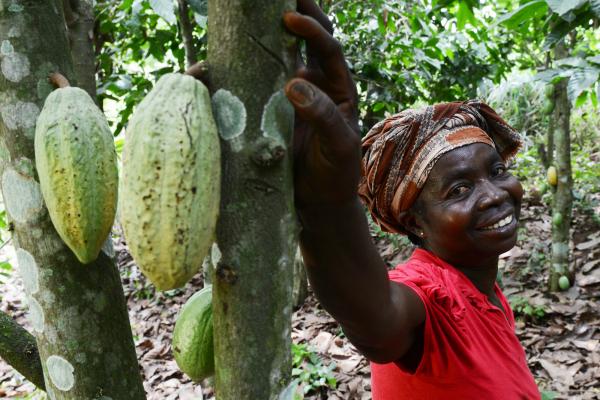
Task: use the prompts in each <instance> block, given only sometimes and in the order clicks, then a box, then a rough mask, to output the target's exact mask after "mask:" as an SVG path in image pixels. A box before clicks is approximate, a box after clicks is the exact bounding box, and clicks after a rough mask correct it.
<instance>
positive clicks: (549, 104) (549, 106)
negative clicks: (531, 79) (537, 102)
mask: <svg viewBox="0 0 600 400" xmlns="http://www.w3.org/2000/svg"><path fill="white" fill-rule="evenodd" d="M552 111H554V102H553V101H552V100H549V99H546V100H544V106H543V108H542V113H544V115H550V114H552Z"/></svg>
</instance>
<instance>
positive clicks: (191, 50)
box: [178, 0, 198, 68]
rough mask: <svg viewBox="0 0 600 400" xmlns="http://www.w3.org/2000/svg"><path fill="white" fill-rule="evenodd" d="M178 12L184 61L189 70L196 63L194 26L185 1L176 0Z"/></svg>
mask: <svg viewBox="0 0 600 400" xmlns="http://www.w3.org/2000/svg"><path fill="white" fill-rule="evenodd" d="M178 11H179V27H180V29H181V38H182V39H183V48H184V49H185V59H186V62H187V68H190V67H191V66H192V65H194V64H196V62H197V61H198V60H197V58H198V52H197V51H196V46H195V45H194V24H193V22H192V20H191V19H190V8H189V6H188V3H187V0H178Z"/></svg>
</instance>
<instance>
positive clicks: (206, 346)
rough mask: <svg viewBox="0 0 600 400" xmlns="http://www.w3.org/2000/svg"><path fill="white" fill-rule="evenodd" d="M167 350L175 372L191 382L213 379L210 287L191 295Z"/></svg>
mask: <svg viewBox="0 0 600 400" xmlns="http://www.w3.org/2000/svg"><path fill="white" fill-rule="evenodd" d="M171 347H172V348H173V355H174V356H175V361H176V362H177V365H178V366H179V369H181V371H183V372H184V373H185V374H186V375H188V376H189V377H190V378H191V379H192V380H193V381H194V382H199V381H201V380H203V379H206V378H208V377H209V376H212V375H214V373H215V360H214V344H213V322H212V286H211V285H209V286H206V287H204V288H203V289H202V290H200V291H199V292H197V293H195V294H194V295H193V296H192V297H190V298H189V300H188V301H187V302H186V303H185V305H184V306H183V307H182V309H181V312H180V313H179V316H178V317H177V321H176V322H175V329H174V330H173V342H172V346H171Z"/></svg>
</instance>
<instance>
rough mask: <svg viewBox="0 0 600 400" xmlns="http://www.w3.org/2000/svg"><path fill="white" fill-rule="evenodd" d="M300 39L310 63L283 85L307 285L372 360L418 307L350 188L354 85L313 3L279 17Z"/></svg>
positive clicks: (389, 353)
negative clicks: (289, 108) (391, 272)
mask: <svg viewBox="0 0 600 400" xmlns="http://www.w3.org/2000/svg"><path fill="white" fill-rule="evenodd" d="M284 23H285V25H286V26H287V28H288V29H289V30H290V31H291V32H292V33H294V34H295V35H297V36H298V37H300V38H301V39H304V40H305V41H306V49H307V51H306V53H307V61H306V64H305V65H304V64H303V63H301V64H300V66H299V69H298V71H297V73H296V77H295V78H294V79H292V80H291V81H290V82H288V84H287V85H286V88H285V90H286V94H287V96H288V98H289V99H290V101H291V102H292V104H293V105H294V108H295V110H296V121H295V131H294V174H295V199H296V210H297V213H298V216H299V218H300V221H301V223H302V231H301V233H300V246H301V250H302V255H303V257H304V262H305V265H306V270H307V273H308V277H309V280H310V282H311V286H312V287H313V290H314V291H315V293H316V295H317V297H318V299H319V301H320V302H321V304H322V305H323V307H324V308H325V309H326V310H327V311H328V312H329V313H331V315H332V316H333V317H334V318H335V319H336V320H338V321H339V322H340V324H341V325H342V327H343V329H344V332H345V333H346V335H347V336H348V338H349V339H350V340H351V341H352V343H353V344H354V345H355V346H356V347H357V348H358V349H359V350H360V351H362V352H363V353H364V354H365V355H366V356H367V357H368V358H370V359H371V360H373V361H377V362H390V361H394V360H396V359H398V358H399V357H401V356H402V355H404V354H405V353H406V351H407V350H408V349H409V348H410V347H411V345H412V344H413V343H414V339H415V335H416V332H417V328H418V327H419V326H420V325H421V324H422V323H423V321H424V320H425V309H424V306H423V304H422V302H421V300H420V299H419V298H418V296H417V295H416V294H415V293H414V292H413V291H412V290H411V289H409V288H408V287H406V286H402V285H398V284H395V283H391V282H390V281H389V279H388V276H387V271H386V267H385V263H384V261H383V260H382V259H381V257H380V255H379V253H378V251H377V248H376V247H375V245H374V244H373V241H372V240H371V237H370V234H369V228H368V224H367V220H366V216H365V213H364V210H363V207H362V205H361V203H360V200H359V198H358V194H357V186H358V182H359V179H360V161H361V146H360V135H359V132H358V112H357V94H356V87H355V85H354V82H353V81H352V77H351V75H350V72H349V71H348V67H347V66H346V61H345V59H344V56H343V53H342V49H341V46H340V44H339V43H338V42H337V41H336V40H335V39H334V38H333V36H332V25H331V23H330V21H329V20H328V19H327V16H326V15H325V14H323V12H322V11H321V10H320V9H319V8H318V6H317V5H316V4H315V3H314V2H313V1H312V0H298V12H297V13H293V12H291V13H286V14H285V15H284Z"/></svg>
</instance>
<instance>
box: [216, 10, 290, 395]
mask: <svg viewBox="0 0 600 400" xmlns="http://www.w3.org/2000/svg"><path fill="white" fill-rule="evenodd" d="M208 6H209V9H208V14H209V17H208V24H209V27H208V32H209V33H208V35H209V38H208V63H209V75H210V81H211V86H212V88H213V89H218V90H217V91H216V93H215V94H214V95H213V108H214V110H215V118H216V120H217V123H218V126H219V134H220V136H221V139H222V140H221V146H222V152H223V175H222V179H223V183H222V187H223V191H222V203H221V214H220V218H219V225H218V228H217V238H218V245H219V248H220V259H219V260H217V261H218V262H217V263H216V268H215V274H214V278H213V296H214V297H213V310H214V329H215V334H214V336H215V353H216V355H215V363H216V391H217V396H218V398H219V399H220V400H241V399H275V398H277V397H278V395H279V394H280V393H281V392H282V390H283V389H284V388H285V387H286V386H287V384H288V382H289V379H290V374H291V352H290V341H291V338H290V327H291V310H292V307H291V304H292V298H291V292H292V276H293V273H292V271H293V262H294V254H295V251H296V246H297V230H298V228H297V225H296V217H295V213H294V205H293V181H292V179H293V176H292V152H291V150H292V149H291V139H292V129H293V108H292V106H291V104H289V102H288V101H287V98H286V97H285V94H284V93H283V90H282V88H283V85H284V84H285V82H286V81H287V80H288V79H289V77H290V76H291V71H292V68H293V65H294V60H295V40H294V38H293V37H291V36H290V35H289V34H287V33H286V32H285V29H284V26H283V23H282V16H283V13H284V11H286V10H294V9H295V2H294V1H293V0H278V1H267V0H260V1H256V0H237V1H234V0H209V3H208ZM213 254H214V253H213ZM213 261H214V260H213Z"/></svg>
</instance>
